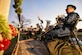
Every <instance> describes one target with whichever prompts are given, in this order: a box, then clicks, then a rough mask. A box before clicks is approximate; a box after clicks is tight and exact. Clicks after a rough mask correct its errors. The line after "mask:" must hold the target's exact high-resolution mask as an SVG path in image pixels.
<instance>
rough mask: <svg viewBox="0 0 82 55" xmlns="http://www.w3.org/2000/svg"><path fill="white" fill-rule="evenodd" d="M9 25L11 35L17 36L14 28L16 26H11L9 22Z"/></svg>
mask: <svg viewBox="0 0 82 55" xmlns="http://www.w3.org/2000/svg"><path fill="white" fill-rule="evenodd" d="M9 27H10V28H11V31H12V34H11V35H12V36H17V30H16V28H15V27H14V26H13V25H11V24H9Z"/></svg>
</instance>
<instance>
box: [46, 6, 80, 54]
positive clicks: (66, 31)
mask: <svg viewBox="0 0 82 55" xmlns="http://www.w3.org/2000/svg"><path fill="white" fill-rule="evenodd" d="M75 10H76V6H74V5H67V8H66V13H67V16H66V17H64V18H63V17H62V16H58V17H57V19H58V21H59V22H58V24H57V25H56V26H55V27H54V28H53V30H51V31H50V32H48V33H47V37H46V38H48V37H52V36H53V37H54V41H52V42H51V41H48V44H47V47H48V49H49V51H50V54H51V55H75V54H76V55H79V52H78V50H76V49H75V48H72V47H70V45H71V44H70V45H69V44H68V43H69V41H68V39H69V35H70V32H71V30H72V29H73V28H74V25H75V24H76V21H77V19H78V18H79V15H78V13H76V12H75ZM60 21H62V22H60ZM72 49H73V50H72Z"/></svg>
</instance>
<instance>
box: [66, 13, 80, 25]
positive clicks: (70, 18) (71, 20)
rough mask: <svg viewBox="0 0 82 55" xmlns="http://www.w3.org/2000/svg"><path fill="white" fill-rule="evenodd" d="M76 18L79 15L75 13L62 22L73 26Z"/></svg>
mask: <svg viewBox="0 0 82 55" xmlns="http://www.w3.org/2000/svg"><path fill="white" fill-rule="evenodd" d="M78 18H79V15H78V14H77V13H72V14H70V15H68V16H67V17H66V18H65V20H64V22H65V23H67V24H70V25H72V24H74V23H75V22H76V20H77V19H78Z"/></svg>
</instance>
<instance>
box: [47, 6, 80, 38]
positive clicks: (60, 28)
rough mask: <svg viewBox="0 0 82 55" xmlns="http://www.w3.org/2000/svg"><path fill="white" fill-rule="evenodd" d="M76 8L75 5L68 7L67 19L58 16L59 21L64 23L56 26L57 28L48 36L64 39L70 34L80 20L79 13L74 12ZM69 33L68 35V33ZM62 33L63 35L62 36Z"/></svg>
mask: <svg viewBox="0 0 82 55" xmlns="http://www.w3.org/2000/svg"><path fill="white" fill-rule="evenodd" d="M75 10H76V7H75V6H74V5H67V8H66V13H67V16H66V17H65V18H63V17H61V16H58V17H57V19H59V20H61V21H62V23H61V24H58V25H56V26H55V28H54V29H53V30H52V31H51V32H49V33H48V35H51V36H52V35H53V36H54V37H63V36H66V34H67V35H69V34H70V31H71V29H72V28H73V26H74V25H75V23H76V20H77V19H78V18H79V15H78V13H76V12H74V11H75ZM66 32H67V33H66ZM61 33H63V34H62V35H61ZM64 33H65V34H64Z"/></svg>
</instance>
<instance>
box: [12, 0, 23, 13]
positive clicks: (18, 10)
mask: <svg viewBox="0 0 82 55" xmlns="http://www.w3.org/2000/svg"><path fill="white" fill-rule="evenodd" d="M14 2H15V4H14V5H13V8H15V12H16V13H17V14H21V13H22V9H21V7H20V6H21V4H22V0H14Z"/></svg>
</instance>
